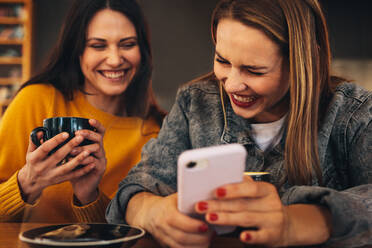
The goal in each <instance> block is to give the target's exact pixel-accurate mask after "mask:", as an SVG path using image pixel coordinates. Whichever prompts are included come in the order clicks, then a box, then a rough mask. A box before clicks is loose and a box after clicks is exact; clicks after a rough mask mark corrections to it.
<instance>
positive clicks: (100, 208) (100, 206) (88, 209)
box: [71, 191, 110, 223]
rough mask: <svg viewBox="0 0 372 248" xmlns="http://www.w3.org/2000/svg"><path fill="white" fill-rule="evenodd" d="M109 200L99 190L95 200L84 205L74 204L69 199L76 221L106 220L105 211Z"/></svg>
mask: <svg viewBox="0 0 372 248" xmlns="http://www.w3.org/2000/svg"><path fill="white" fill-rule="evenodd" d="M109 202H110V199H109V198H108V197H107V196H106V195H105V194H104V193H103V192H102V191H99V195H98V198H97V200H95V201H94V202H91V203H89V204H87V205H84V206H76V205H74V203H73V200H71V204H72V211H73V213H74V215H75V218H76V220H77V221H78V222H83V223H92V222H96V223H97V222H106V220H105V211H106V207H107V205H108V203H109Z"/></svg>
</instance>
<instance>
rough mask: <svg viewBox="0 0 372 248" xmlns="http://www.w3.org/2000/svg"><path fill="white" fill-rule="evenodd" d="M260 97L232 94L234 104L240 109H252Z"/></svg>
mask: <svg viewBox="0 0 372 248" xmlns="http://www.w3.org/2000/svg"><path fill="white" fill-rule="evenodd" d="M258 99H259V97H257V96H242V95H236V94H231V100H232V101H233V103H234V104H236V105H237V106H239V107H244V108H247V107H250V106H252V105H253V104H255V103H256V102H257V100H258Z"/></svg>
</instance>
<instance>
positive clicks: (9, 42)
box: [0, 38, 23, 45]
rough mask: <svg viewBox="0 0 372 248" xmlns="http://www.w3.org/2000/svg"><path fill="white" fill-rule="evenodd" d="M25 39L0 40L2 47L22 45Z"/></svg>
mask: <svg viewBox="0 0 372 248" xmlns="http://www.w3.org/2000/svg"><path fill="white" fill-rule="evenodd" d="M22 44H23V39H4V38H0V45H22Z"/></svg>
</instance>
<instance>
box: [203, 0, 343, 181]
mask: <svg viewBox="0 0 372 248" xmlns="http://www.w3.org/2000/svg"><path fill="white" fill-rule="evenodd" d="M224 18H230V19H233V20H237V21H239V22H241V23H243V24H245V25H248V26H252V27H254V28H257V29H259V30H261V31H262V32H264V33H265V34H266V35H267V36H268V37H269V38H270V39H271V40H272V41H274V42H275V43H276V44H277V45H278V46H279V47H280V49H281V52H282V56H283V57H284V58H285V59H287V61H288V64H289V80H290V89H289V94H288V95H289V98H290V106H289V110H288V121H287V123H288V124H287V130H286V131H287V132H286V133H287V136H286V142H285V151H284V161H285V169H286V174H287V177H288V181H289V182H290V183H291V184H297V185H303V184H311V183H312V181H313V179H314V174H315V176H316V178H317V179H318V182H319V183H320V184H321V183H322V171H321V168H320V162H319V155H318V125H319V122H320V120H321V118H322V114H323V113H324V112H325V109H326V107H327V99H329V95H330V94H331V93H332V89H333V88H334V83H336V82H339V81H340V80H336V79H337V78H335V80H333V77H332V78H331V76H330V63H331V52H330V45H329V40H328V29H327V26H326V21H325V18H324V14H323V12H322V9H321V7H320V5H319V3H318V1H317V0H259V1H257V0H222V1H220V2H219V3H218V5H217V7H216V8H215V10H214V12H213V15H212V24H211V29H212V38H213V40H214V42H216V40H215V37H216V30H217V25H218V23H219V21H220V20H221V19H224ZM211 77H214V75H213V74H208V75H207V76H205V77H204V78H205V79H206V78H211Z"/></svg>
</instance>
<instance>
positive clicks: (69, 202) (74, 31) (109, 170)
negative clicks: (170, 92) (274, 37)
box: [0, 0, 164, 223]
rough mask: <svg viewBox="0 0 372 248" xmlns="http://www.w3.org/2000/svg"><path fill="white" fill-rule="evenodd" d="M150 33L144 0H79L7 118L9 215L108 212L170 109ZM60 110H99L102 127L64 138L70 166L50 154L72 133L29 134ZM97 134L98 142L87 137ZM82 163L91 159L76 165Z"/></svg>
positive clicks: (2, 200) (72, 217)
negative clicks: (155, 77)
mask: <svg viewBox="0 0 372 248" xmlns="http://www.w3.org/2000/svg"><path fill="white" fill-rule="evenodd" d="M148 35H149V34H148V29H147V25H146V23H145V20H144V17H143V15H142V12H141V10H140V8H139V6H138V4H137V3H136V2H135V0H125V1H122V0H77V1H75V3H74V4H73V6H72V8H71V10H70V12H69V14H68V15H67V17H66V21H65V24H64V26H63V28H62V30H61V35H60V39H59V42H58V44H57V46H56V47H55V49H54V50H53V53H52V56H51V58H50V60H49V62H48V64H47V66H46V67H45V68H44V69H43V70H42V72H41V73H40V74H38V75H36V76H34V77H33V78H32V79H30V80H29V81H28V82H26V84H24V86H23V87H22V89H21V90H20V91H19V93H18V94H17V96H16V97H15V99H14V100H13V101H12V103H11V104H10V106H9V107H8V109H7V111H6V112H5V115H4V116H3V119H2V121H1V123H0V221H24V222H26V221H30V222H31V221H32V222H49V223H52V222H58V223H67V222H79V221H81V222H102V221H104V211H105V208H106V206H107V204H108V202H109V200H110V199H111V198H112V197H113V196H114V194H115V191H116V189H117V186H118V184H119V182H120V181H121V179H122V178H123V177H124V176H126V174H127V172H128V170H129V169H130V168H131V166H132V165H134V164H136V163H137V162H138V161H139V160H140V151H141V147H142V145H143V144H145V143H146V142H147V141H148V140H149V139H150V138H152V137H156V136H157V133H158V131H159V127H160V125H161V121H162V118H163V117H164V113H163V112H162V111H161V110H159V108H158V107H157V105H156V102H155V100H154V97H153V91H152V88H151V72H152V63H151V59H152V56H151V50H150V44H149V37H148ZM55 116H77V117H84V118H89V119H91V120H90V124H91V125H93V126H95V127H96V128H97V130H98V131H97V132H95V133H94V132H92V131H90V133H89V132H85V133H84V132H83V133H81V135H76V137H75V138H74V139H72V140H71V141H70V142H69V143H67V144H66V145H64V146H63V147H62V148H61V150H62V149H63V152H65V153H70V154H73V155H76V156H75V157H74V158H73V159H72V160H70V161H69V162H68V163H66V164H64V165H63V166H66V167H65V168H68V170H67V173H62V170H60V167H56V165H57V163H58V159H57V158H56V156H57V155H56V153H55V154H53V155H50V156H48V155H45V154H47V153H48V151H50V150H51V149H52V148H53V147H54V146H56V145H58V144H59V143H61V142H62V141H63V139H65V138H64V137H63V135H62V134H61V135H57V136H55V137H54V138H52V139H50V140H48V141H46V142H44V143H43V144H42V145H41V146H40V147H36V146H35V145H34V144H32V142H30V139H29V135H30V132H31V131H32V129H34V128H35V127H37V126H40V125H42V121H43V119H45V118H50V117H55ZM87 135H90V136H89V138H90V139H92V140H94V141H95V144H94V145H90V146H84V147H77V145H78V144H79V143H80V142H81V140H82V138H84V137H85V138H86V137H87ZM83 150H86V151H88V153H86V152H83ZM82 161H83V162H82ZM79 163H85V164H87V166H85V167H84V168H82V169H79V170H73V168H74V167H75V166H76V165H77V164H79Z"/></svg>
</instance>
